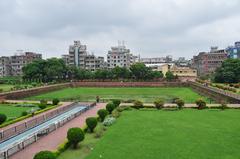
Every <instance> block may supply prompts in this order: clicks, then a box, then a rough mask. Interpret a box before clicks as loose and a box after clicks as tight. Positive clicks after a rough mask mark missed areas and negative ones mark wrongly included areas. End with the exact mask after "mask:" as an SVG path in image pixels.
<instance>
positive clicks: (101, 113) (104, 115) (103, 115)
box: [97, 109, 108, 122]
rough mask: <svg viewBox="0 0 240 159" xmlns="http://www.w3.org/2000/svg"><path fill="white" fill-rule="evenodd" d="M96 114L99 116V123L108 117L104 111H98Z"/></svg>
mask: <svg viewBox="0 0 240 159" xmlns="http://www.w3.org/2000/svg"><path fill="white" fill-rule="evenodd" d="M97 114H98V116H99V119H100V121H101V122H103V121H104V119H105V117H106V116H107V115H108V111H107V110H106V109H100V110H98V112H97Z"/></svg>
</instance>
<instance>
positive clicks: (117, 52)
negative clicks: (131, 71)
mask: <svg viewBox="0 0 240 159" xmlns="http://www.w3.org/2000/svg"><path fill="white" fill-rule="evenodd" d="M137 61H138V56H134V55H133V54H132V53H130V49H127V48H126V46H125V45H124V44H120V43H119V45H118V46H116V47H111V50H110V51H108V54H107V67H108V68H109V69H112V68H114V67H116V66H119V67H127V68H129V67H130V66H131V65H132V64H133V63H135V62H137Z"/></svg>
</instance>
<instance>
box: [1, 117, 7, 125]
mask: <svg viewBox="0 0 240 159" xmlns="http://www.w3.org/2000/svg"><path fill="white" fill-rule="evenodd" d="M6 120H7V116H6V115H5V114H0V125H1V124H2V123H4V122H5V121H6Z"/></svg>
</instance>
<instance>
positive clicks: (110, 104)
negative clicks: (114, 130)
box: [106, 102, 115, 114]
mask: <svg viewBox="0 0 240 159" xmlns="http://www.w3.org/2000/svg"><path fill="white" fill-rule="evenodd" d="M106 109H107V111H108V112H109V114H112V111H113V110H114V109H115V105H114V104H113V103H112V102H110V103H108V104H107V105H106Z"/></svg>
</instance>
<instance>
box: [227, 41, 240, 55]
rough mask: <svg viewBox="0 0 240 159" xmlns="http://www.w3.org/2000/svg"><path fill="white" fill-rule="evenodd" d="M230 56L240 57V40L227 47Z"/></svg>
mask: <svg viewBox="0 0 240 159" xmlns="http://www.w3.org/2000/svg"><path fill="white" fill-rule="evenodd" d="M226 51H227V54H228V58H233V59H236V58H240V41H238V42H235V44H234V46H229V47H227V48H226Z"/></svg>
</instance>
